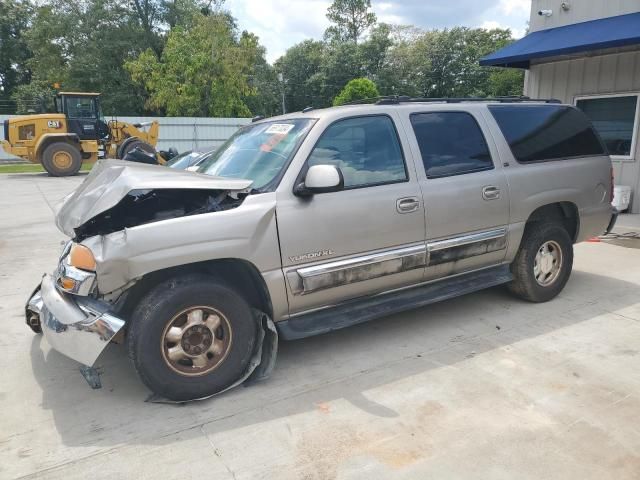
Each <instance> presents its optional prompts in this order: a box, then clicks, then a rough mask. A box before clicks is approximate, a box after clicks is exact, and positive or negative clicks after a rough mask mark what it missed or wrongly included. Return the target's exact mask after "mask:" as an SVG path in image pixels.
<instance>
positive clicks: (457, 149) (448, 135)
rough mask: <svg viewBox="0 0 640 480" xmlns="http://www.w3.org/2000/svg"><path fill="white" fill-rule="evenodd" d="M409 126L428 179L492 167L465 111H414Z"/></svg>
mask: <svg viewBox="0 0 640 480" xmlns="http://www.w3.org/2000/svg"><path fill="white" fill-rule="evenodd" d="M411 125H412V126H413V131H414V133H415V135H416V140H417V141H418V146H419V147H420V154H421V155H422V163H423V164H424V169H425V171H426V173H427V177H428V178H439V177H449V176H451V175H461V174H465V173H473V172H480V171H483V170H490V169H492V168H493V161H492V160H491V155H490V154H489V147H487V142H486V140H485V138H484V135H483V134H482V131H481V130H480V127H479V126H478V122H476V120H475V118H473V117H472V116H471V115H470V114H468V113H465V112H432V113H414V114H413V115H411Z"/></svg>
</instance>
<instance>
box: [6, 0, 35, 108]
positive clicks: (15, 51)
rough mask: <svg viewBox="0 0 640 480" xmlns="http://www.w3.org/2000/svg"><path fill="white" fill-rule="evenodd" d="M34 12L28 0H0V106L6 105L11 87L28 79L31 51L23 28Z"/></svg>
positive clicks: (26, 81) (15, 86) (12, 88)
mask: <svg viewBox="0 0 640 480" xmlns="http://www.w3.org/2000/svg"><path fill="white" fill-rule="evenodd" d="M32 15H33V7H32V5H31V4H30V3H29V2H28V1H19V0H4V1H2V2H0V100H1V102H0V108H2V107H3V106H6V105H7V103H6V102H7V101H8V100H9V98H11V95H12V94H13V93H14V90H15V89H16V88H17V87H18V86H19V85H22V84H25V83H28V82H29V81H30V79H31V71H30V69H29V67H28V64H27V62H28V59H29V58H30V57H31V52H30V51H29V48H28V46H27V42H26V40H25V32H26V30H27V29H28V26H29V23H30V22H31V18H32Z"/></svg>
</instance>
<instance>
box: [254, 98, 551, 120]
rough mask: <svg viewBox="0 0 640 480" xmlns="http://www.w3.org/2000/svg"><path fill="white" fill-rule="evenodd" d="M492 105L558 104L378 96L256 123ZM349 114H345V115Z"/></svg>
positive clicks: (511, 99)
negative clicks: (444, 106) (445, 106)
mask: <svg viewBox="0 0 640 480" xmlns="http://www.w3.org/2000/svg"><path fill="white" fill-rule="evenodd" d="M489 104H492V105H495V104H518V105H525V104H526V105H544V104H558V105H559V104H561V102H560V101H559V100H555V99H531V98H528V97H497V98H408V97H379V98H378V99H367V100H363V101H358V102H354V103H351V104H346V105H341V106H338V107H327V108H318V109H313V108H311V107H307V108H305V109H304V110H303V111H301V112H292V113H287V114H285V115H278V116H275V117H268V118H260V119H256V120H255V123H258V122H273V121H279V120H293V119H300V118H312V119H321V118H327V117H329V118H340V117H343V116H345V115H349V116H351V115H353V114H356V115H358V114H359V115H371V114H373V113H386V112H389V111H397V110H398V109H400V110H411V111H415V109H416V107H419V108H420V110H422V111H424V110H442V106H443V105H447V108H450V109H452V110H466V111H473V110H478V109H484V108H486V106H487V105H489ZM347 112H348V113H347Z"/></svg>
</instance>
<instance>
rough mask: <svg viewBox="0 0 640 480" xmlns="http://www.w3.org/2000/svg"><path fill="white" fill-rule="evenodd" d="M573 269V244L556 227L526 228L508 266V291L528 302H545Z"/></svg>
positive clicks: (557, 289) (534, 224)
mask: <svg viewBox="0 0 640 480" xmlns="http://www.w3.org/2000/svg"><path fill="white" fill-rule="evenodd" d="M572 267H573V242H572V241H571V238H570V237H569V234H568V233H567V230H566V229H565V228H564V227H563V226H562V225H560V224H556V223H532V224H530V225H527V227H526V229H525V233H524V237H523V238H522V243H521V245H520V250H519V251H518V254H517V255H516V258H515V260H514V261H513V263H512V264H511V273H512V274H513V281H512V282H511V283H510V284H509V285H508V287H509V290H510V291H511V292H512V293H514V294H515V295H517V296H518V297H520V298H523V299H525V300H528V301H530V302H547V301H549V300H551V299H552V298H554V297H556V296H557V295H558V294H559V293H560V292H561V291H562V289H563V288H564V286H565V285H566V283H567V281H568V280H569V276H570V275H571V269H572Z"/></svg>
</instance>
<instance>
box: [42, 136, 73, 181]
mask: <svg viewBox="0 0 640 480" xmlns="http://www.w3.org/2000/svg"><path fill="white" fill-rule="evenodd" d="M41 161H42V166H43V167H44V169H45V170H46V171H47V173H49V175H51V176H53V177H66V176H69V175H75V174H76V173H78V171H79V170H80V167H81V166H82V154H81V153H80V150H79V149H78V148H76V147H74V146H73V145H71V144H69V143H66V142H56V143H52V144H51V145H49V146H48V147H47V148H45V149H44V152H43V153H42V159H41Z"/></svg>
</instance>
